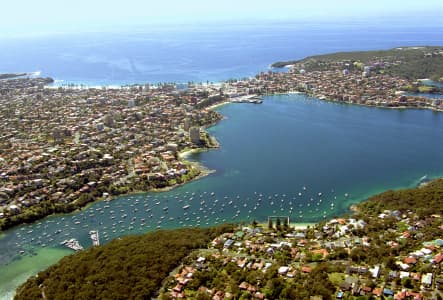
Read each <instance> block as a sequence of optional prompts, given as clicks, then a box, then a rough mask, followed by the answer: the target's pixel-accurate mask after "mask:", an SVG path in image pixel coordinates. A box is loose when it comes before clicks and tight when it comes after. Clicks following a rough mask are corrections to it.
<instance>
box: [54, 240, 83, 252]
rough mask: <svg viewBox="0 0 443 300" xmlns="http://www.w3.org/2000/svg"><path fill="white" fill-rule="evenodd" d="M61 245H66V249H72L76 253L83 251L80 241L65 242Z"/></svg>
mask: <svg viewBox="0 0 443 300" xmlns="http://www.w3.org/2000/svg"><path fill="white" fill-rule="evenodd" d="M60 244H61V245H65V246H66V247H68V248H70V249H72V250H74V251H80V250H83V246H82V245H80V243H79V241H77V240H76V239H69V240H64V241H63V242H61V243H60Z"/></svg>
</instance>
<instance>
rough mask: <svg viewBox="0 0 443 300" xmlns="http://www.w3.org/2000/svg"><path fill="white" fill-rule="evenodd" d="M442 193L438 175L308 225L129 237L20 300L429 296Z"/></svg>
mask: <svg viewBox="0 0 443 300" xmlns="http://www.w3.org/2000/svg"><path fill="white" fill-rule="evenodd" d="M442 199H443V179H437V180H434V181H432V182H429V183H427V184H425V185H423V186H421V187H417V188H413V189H403V190H398V191H387V192H384V193H382V194H379V195H376V196H373V197H371V198H369V199H368V200H367V201H365V202H362V203H360V204H357V205H356V206H355V210H354V212H353V213H352V214H350V215H348V216H343V217H341V218H335V219H332V220H328V221H323V222H320V223H318V224H317V225H315V226H312V227H310V226H308V227H305V228H302V229H301V228H294V227H292V226H291V224H287V223H285V222H282V221H281V220H277V223H276V224H273V223H272V222H270V223H269V224H268V226H266V227H265V226H264V225H262V226H260V225H259V224H257V223H256V222H252V224H250V225H248V224H243V225H239V226H237V228H236V229H234V228H233V227H232V226H227V225H226V226H223V227H217V228H213V229H178V230H172V231H156V232H152V233H148V234H145V235H142V236H130V237H125V238H122V239H117V240H115V241H113V242H111V243H109V244H107V245H105V246H101V247H96V248H92V249H89V250H86V251H84V252H80V253H76V254H74V255H71V256H69V257H66V258H64V259H62V260H61V261H60V262H59V263H58V264H56V265H54V266H52V267H50V268H48V269H47V270H45V271H42V272H40V273H39V274H38V275H37V276H35V277H32V278H30V279H29V280H28V281H27V282H26V283H25V284H23V285H22V286H21V287H20V288H19V289H18V292H17V295H16V297H15V299H17V300H18V299H148V298H150V297H152V296H155V295H157V293H159V295H158V296H159V297H160V299H175V298H190V299H312V296H316V297H321V298H322V299H335V298H338V299H355V298H353V297H355V296H359V297H363V298H359V299H370V297H373V296H385V297H393V296H394V295H395V296H396V297H397V296H401V295H404V296H405V297H406V295H409V297H414V298H413V299H423V298H425V299H427V297H431V295H433V294H434V295H438V294H439V289H440V287H441V283H443V276H442V275H440V262H442V261H443V253H442V250H441V247H442V246H443V241H442V240H441V239H440V237H441V235H442V228H443V227H442V226H443V218H442V213H443V208H442V207H441V200H442ZM210 241H211V242H210ZM196 249H198V250H196ZM173 269H175V271H174V272H173V273H170V272H171V271H172V270H173ZM214 297H216V298H214ZM318 299H320V298H318Z"/></svg>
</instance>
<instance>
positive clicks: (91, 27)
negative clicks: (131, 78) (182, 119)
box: [0, 0, 443, 38]
mask: <svg viewBox="0 0 443 300" xmlns="http://www.w3.org/2000/svg"><path fill="white" fill-rule="evenodd" d="M2 11H3V12H4V13H3V14H2V18H1V19H0V26H1V27H2V29H3V30H2V32H0V37H3V38H4V37H12V38H14V37H29V36H34V35H42V34H68V33H82V32H90V31H105V32H109V31H113V30H117V31H119V30H129V29H135V28H137V27H144V26H159V27H163V26H181V25H188V26H189V25H195V26H198V25H199V24H218V23H219V24H220V26H225V25H226V24H231V23H232V24H245V23H246V24H247V23H252V24H254V23H255V24H258V23H260V22H314V23H315V22H331V23H334V22H345V21H352V22H366V23H368V24H371V23H372V22H401V23H403V22H409V23H411V24H415V25H417V26H419V25H422V24H423V23H427V24H432V23H439V22H440V23H441V22H442V21H441V20H443V18H442V17H443V2H442V1H437V0H429V1H426V2H425V4H424V2H423V1H412V0H404V1H397V0H395V1H382V0H373V1H358V2H357V1H352V0H338V1H326V0H311V1H289V0H275V1H272V2H269V1H253V0H243V1H234V0H224V1H221V2H217V3H210V2H208V1H202V0H189V1H179V0H164V1H155V2H152V1H142V0H126V1H124V3H122V2H120V1H119V2H116V1H104V0H96V1H87V0H77V1H72V2H69V3H61V2H60V1H56V0H41V1H37V2H34V1H26V0H16V1H8V2H6V3H3V4H2Z"/></svg>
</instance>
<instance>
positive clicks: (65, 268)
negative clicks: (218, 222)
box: [14, 225, 232, 300]
mask: <svg viewBox="0 0 443 300" xmlns="http://www.w3.org/2000/svg"><path fill="white" fill-rule="evenodd" d="M229 230H232V227H231V226H228V225H226V226H220V227H216V228H211V229H177V230H170V231H167V230H162V231H155V232H151V233H148V234H145V235H141V236H128V237H124V238H122V239H116V240H114V241H112V242H110V243H109V244H106V245H104V246H102V247H96V248H91V249H88V250H86V251H82V252H79V253H76V254H74V255H71V256H67V257H65V258H63V259H62V260H60V262H59V263H57V264H55V265H53V266H51V267H49V268H48V269H47V270H45V271H42V272H40V273H39V274H38V276H34V277H31V278H30V279H28V281H27V282H25V283H24V284H23V285H22V286H21V287H20V288H19V289H18V290H17V295H16V296H15V298H14V299H17V300H18V299H45V298H46V299H53V300H56V299H63V300H68V299H150V298H151V297H153V296H155V294H156V292H157V290H158V288H159V287H160V285H161V281H162V280H163V279H164V278H165V277H166V276H167V275H168V274H169V272H170V271H171V270H173V269H174V268H175V267H176V266H177V265H178V264H179V263H180V261H181V260H182V259H183V258H184V257H185V256H187V255H188V254H189V253H190V252H191V251H192V250H193V249H196V248H200V247H206V245H207V243H208V242H209V241H210V240H212V239H213V238H214V237H216V236H217V235H219V234H221V233H223V232H226V231H229Z"/></svg>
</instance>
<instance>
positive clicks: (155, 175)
mask: <svg viewBox="0 0 443 300" xmlns="http://www.w3.org/2000/svg"><path fill="white" fill-rule="evenodd" d="M392 53H396V56H392ZM411 53H412V54H413V55H412V54H411ZM442 53H443V52H442V48H441V47H412V48H401V49H394V50H390V51H387V52H386V53H385V52H383V51H381V52H376V53H372V52H371V53H369V54H368V53H357V54H356V53H341V54H336V55H330V56H326V57H323V56H321V57H320V58H312V57H311V58H307V59H305V60H302V61H297V62H292V63H291V65H292V67H291V68H290V70H289V72H287V73H274V72H271V71H269V72H262V73H260V74H257V75H256V76H255V77H253V78H249V79H244V80H229V81H227V82H223V83H217V84H194V83H190V84H189V85H188V87H187V89H184V90H183V89H180V90H179V89H177V88H176V86H175V84H159V85H150V84H145V85H133V86H127V87H122V88H109V87H103V88H76V87H66V88H65V87H56V88H52V87H46V85H47V84H49V83H51V82H52V79H51V78H19V79H12V80H3V81H1V82H0V94H1V99H0V102H1V104H2V106H1V110H0V115H1V117H2V119H3V120H5V122H4V123H3V125H2V126H1V127H0V130H1V144H0V147H1V150H2V152H1V153H2V156H1V178H0V179H1V180H2V183H3V184H2V188H1V190H0V205H1V209H2V212H1V213H0V228H1V229H2V230H4V229H6V228H10V227H12V226H14V225H17V224H20V223H23V222H33V221H35V220H38V219H40V218H42V217H44V216H47V215H50V214H53V213H66V212H70V211H73V210H75V209H78V208H81V207H83V206H84V205H85V204H87V203H89V202H91V201H94V200H96V199H103V198H108V197H112V196H115V195H122V194H128V193H132V192H138V191H152V190H158V189H160V190H161V189H163V188H166V187H173V186H176V185H178V184H183V183H185V182H188V181H189V180H192V179H194V178H198V176H202V175H204V174H206V173H205V172H203V171H202V169H201V168H199V167H198V166H196V165H195V164H192V163H189V162H187V161H185V160H183V159H181V158H180V155H179V154H180V152H181V151H183V150H185V149H206V148H214V147H218V143H217V142H216V141H215V140H214V139H213V138H212V137H211V136H210V135H209V134H207V133H206V132H205V131H204V130H203V129H204V128H205V127H208V126H211V125H213V124H215V123H217V122H218V121H219V120H221V119H222V116H221V115H220V114H219V113H217V112H216V111H214V110H212V109H211V108H212V107H214V105H219V104H222V103H230V102H250V103H260V102H259V101H256V100H254V98H256V97H260V96H261V95H266V94H277V93H299V92H302V93H307V94H309V95H313V96H315V97H318V98H319V99H323V100H332V101H337V102H341V103H350V104H359V105H368V106H378V107H392V108H428V109H432V110H441V109H442V103H441V99H439V98H438V97H437V98H426V97H422V96H421V95H420V94H418V95H417V94H414V95H410V94H408V93H407V92H408V91H415V89H417V91H419V92H420V91H425V92H428V93H429V92H440V90H439V89H425V88H426V87H425V86H424V84H423V83H422V82H421V81H418V78H415V76H420V78H435V77H436V76H437V75H438V74H434V69H433V68H432V69H430V71H429V72H425V73H423V72H419V73H417V74H416V73H412V71H411V72H409V71H408V70H409V69H410V68H409V64H410V61H411V60H412V59H413V57H416V58H417V60H418V61H422V62H423V63H425V62H426V63H427V64H434V63H435V64H438V62H439V61H440V60H441V58H442V55H443V54H442ZM365 57H366V58H365ZM364 58H365V59H364ZM275 66H278V65H275ZM399 68H400V69H401V70H403V71H402V72H399V71H395V70H398V69H399ZM393 70H394V71H395V72H394V71H393Z"/></svg>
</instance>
